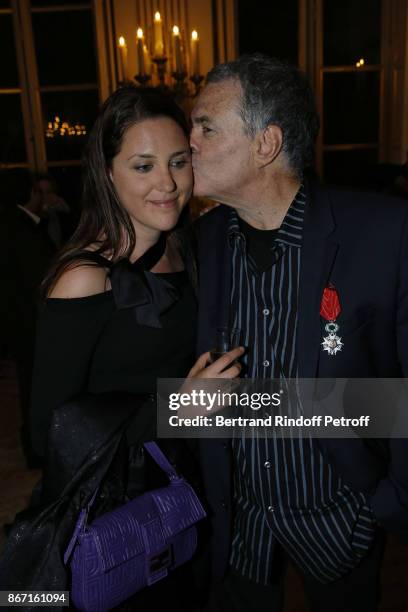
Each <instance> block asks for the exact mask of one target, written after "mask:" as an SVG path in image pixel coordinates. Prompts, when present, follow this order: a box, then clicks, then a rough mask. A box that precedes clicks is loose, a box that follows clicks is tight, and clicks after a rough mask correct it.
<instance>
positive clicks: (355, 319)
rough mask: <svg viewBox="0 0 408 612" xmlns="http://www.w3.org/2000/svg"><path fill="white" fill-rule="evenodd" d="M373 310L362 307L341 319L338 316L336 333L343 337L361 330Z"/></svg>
mask: <svg viewBox="0 0 408 612" xmlns="http://www.w3.org/2000/svg"><path fill="white" fill-rule="evenodd" d="M374 312H375V311H374V308H364V309H363V310H358V311H356V312H355V313H353V314H352V315H351V316H350V317H347V318H345V319H344V320H342V317H341V316H340V317H339V319H338V321H337V324H338V326H339V329H338V331H337V335H338V336H340V337H341V338H343V337H347V336H350V335H351V334H354V333H356V332H358V331H361V330H362V329H363V328H364V327H365V326H366V325H368V323H370V322H371V321H372V320H373V318H374ZM325 325H326V323H323V330H324V327H325ZM324 331H325V330H324Z"/></svg>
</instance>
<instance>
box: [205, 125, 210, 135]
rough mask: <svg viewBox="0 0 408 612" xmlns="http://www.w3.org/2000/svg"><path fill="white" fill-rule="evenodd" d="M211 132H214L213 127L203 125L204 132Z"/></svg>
mask: <svg viewBox="0 0 408 612" xmlns="http://www.w3.org/2000/svg"><path fill="white" fill-rule="evenodd" d="M209 132H212V129H211V128H209V127H208V126H206V125H203V133H204V134H208V133H209Z"/></svg>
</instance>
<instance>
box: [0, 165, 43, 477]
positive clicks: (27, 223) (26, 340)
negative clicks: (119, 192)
mask: <svg viewBox="0 0 408 612" xmlns="http://www.w3.org/2000/svg"><path fill="white" fill-rule="evenodd" d="M51 184H52V183H51V179H49V178H48V177H47V176H43V175H41V176H39V177H37V178H36V179H35V180H34V182H33V188H32V192H31V197H30V199H29V201H28V202H27V204H25V205H24V206H17V207H15V208H14V207H13V209H8V210H6V211H5V212H4V213H3V215H2V216H3V219H2V222H1V236H0V244H1V249H2V253H1V258H0V274H1V278H2V283H3V294H2V300H1V321H2V325H3V329H4V334H5V340H6V344H7V345H8V346H9V347H10V351H11V354H12V356H13V357H14V359H15V362H16V368H17V380H18V386H19V395H20V405H21V412H22V430H21V437H22V445H23V450H24V453H25V457H26V461H27V465H28V467H30V468H36V467H39V465H40V459H39V458H38V457H37V456H36V454H35V452H34V450H33V448H32V445H31V440H30V436H29V428H28V414H29V404H30V391H31V375H32V367H33V359H34V338H35V326H36V318H37V302H38V299H39V288H40V284H41V281H42V280H43V277H44V275H45V273H46V271H47V268H48V266H49V265H50V263H51V259H52V257H53V255H54V252H55V244H53V242H52V240H51V238H50V236H49V234H48V232H47V227H44V224H43V223H42V217H43V215H44V208H45V204H46V202H48V201H49V198H50V197H51V196H50V195H49V187H50V186H51ZM44 190H45V192H46V193H45V194H44V193H43V191H44Z"/></svg>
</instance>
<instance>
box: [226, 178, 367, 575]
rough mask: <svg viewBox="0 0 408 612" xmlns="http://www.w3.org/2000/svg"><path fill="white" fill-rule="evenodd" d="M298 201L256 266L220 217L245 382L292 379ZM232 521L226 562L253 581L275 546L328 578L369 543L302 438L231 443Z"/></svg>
mask: <svg viewBox="0 0 408 612" xmlns="http://www.w3.org/2000/svg"><path fill="white" fill-rule="evenodd" d="M305 206H306V196H305V191H304V188H303V186H302V187H301V188H300V190H299V192H298V193H297V195H296V197H295V199H294V201H293V202H292V204H291V206H290V207H289V210H288V212H287V214H286V216H285V218H284V220H283V223H282V225H281V227H280V228H279V230H278V232H277V234H276V238H275V241H274V243H273V246H272V250H271V258H270V265H269V266H268V267H267V268H266V269H262V270H261V269H258V268H257V266H256V264H255V261H254V260H253V258H252V257H251V255H250V254H248V253H247V249H246V240H245V236H244V235H243V234H242V232H241V231H240V225H239V220H238V217H237V214H236V212H235V211H234V210H233V209H232V210H231V211H230V222H229V229H228V234H229V241H230V246H231V249H232V290H231V321H232V325H233V327H235V328H238V329H240V330H241V334H242V343H243V345H244V346H246V347H248V348H247V351H246V355H245V357H244V360H243V361H244V364H245V366H246V376H248V377H249V378H275V379H279V380H280V381H281V384H284V382H285V380H286V379H287V378H296V376H297V359H296V333H297V310H298V289H299V274H300V262H301V252H302V248H301V247H302V229H303V219H304V210H305ZM254 435H255V434H254ZM232 453H233V468H234V470H233V472H234V500H233V503H234V525H233V536H232V548H231V556H230V565H231V566H232V568H233V569H234V570H235V571H237V572H239V573H241V574H242V575H244V576H246V577H247V578H249V579H251V580H254V581H256V582H259V583H262V584H267V583H268V582H269V580H270V577H271V571H272V562H273V554H274V547H275V544H276V542H279V543H280V544H281V545H282V547H283V548H284V549H285V551H286V552H287V553H288V554H289V556H290V557H291V558H292V560H293V561H294V562H295V564H296V565H297V566H298V567H299V568H300V569H301V570H302V571H304V572H308V573H309V574H311V575H312V576H313V577H314V578H316V579H317V580H320V581H322V582H329V581H331V580H335V579H336V578H339V577H340V576H342V575H343V574H345V573H347V572H348V571H349V570H350V569H351V568H352V567H354V566H355V565H356V564H357V563H358V562H359V560H360V559H361V557H363V556H364V554H365V553H366V551H367V550H368V548H369V547H370V544H371V542H372V540H373V537H374V531H375V527H374V521H373V518H372V514H371V511H370V508H369V507H368V506H367V504H366V500H365V497H364V495H363V494H361V493H355V492H354V491H351V490H350V489H349V488H348V487H347V486H346V485H344V484H343V483H342V481H341V479H340V478H339V477H338V476H337V475H335V474H334V473H333V471H332V469H331V467H330V465H329V464H328V463H327V461H325V460H324V459H323V456H322V454H321V452H320V450H319V446H318V443H317V441H316V440H313V439H311V438H303V439H302V438H294V439H282V438H279V437H277V436H275V437H273V438H270V437H269V438H255V437H252V438H238V439H233V443H232Z"/></svg>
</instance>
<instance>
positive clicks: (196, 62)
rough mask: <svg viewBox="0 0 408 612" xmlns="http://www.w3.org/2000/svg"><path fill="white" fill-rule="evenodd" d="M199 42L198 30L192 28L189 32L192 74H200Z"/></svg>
mask: <svg viewBox="0 0 408 612" xmlns="http://www.w3.org/2000/svg"><path fill="white" fill-rule="evenodd" d="M198 47H199V42H198V32H197V30H193V31H192V32H191V45H190V49H191V69H192V72H193V74H200V55H199V53H200V52H199V48H198Z"/></svg>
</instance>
